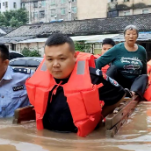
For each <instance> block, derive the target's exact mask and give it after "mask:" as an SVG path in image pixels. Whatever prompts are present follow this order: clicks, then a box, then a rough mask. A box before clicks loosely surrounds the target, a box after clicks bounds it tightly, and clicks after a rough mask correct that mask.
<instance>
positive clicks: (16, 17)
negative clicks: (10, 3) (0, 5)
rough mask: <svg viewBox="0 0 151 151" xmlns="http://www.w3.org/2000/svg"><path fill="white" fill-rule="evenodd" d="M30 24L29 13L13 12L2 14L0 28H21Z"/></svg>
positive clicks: (0, 15) (22, 11) (23, 10)
mask: <svg viewBox="0 0 151 151" xmlns="http://www.w3.org/2000/svg"><path fill="white" fill-rule="evenodd" d="M27 22H28V12H27V11H26V10H25V9H18V10H11V11H6V12H4V13H0V26H11V27H19V26H21V25H24V24H26V23H27Z"/></svg>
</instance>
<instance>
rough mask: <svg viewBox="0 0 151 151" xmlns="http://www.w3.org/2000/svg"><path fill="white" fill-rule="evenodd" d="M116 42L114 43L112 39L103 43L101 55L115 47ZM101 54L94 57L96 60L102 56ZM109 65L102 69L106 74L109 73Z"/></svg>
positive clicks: (106, 39) (107, 39)
mask: <svg viewBox="0 0 151 151" xmlns="http://www.w3.org/2000/svg"><path fill="white" fill-rule="evenodd" d="M114 45H115V42H114V41H113V39H111V38H105V39H104V40H103V42H102V51H101V55H103V54H104V53H105V52H106V51H108V50H109V49H111V48H112V47H114ZM101 55H100V54H98V55H94V57H95V59H97V58H99V57H100V56H101ZM109 67H110V66H109V65H106V66H104V67H102V69H101V70H102V71H103V72H104V73H106V72H107V69H108V68H109Z"/></svg>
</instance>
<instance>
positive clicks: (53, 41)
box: [45, 33, 75, 51]
mask: <svg viewBox="0 0 151 151" xmlns="http://www.w3.org/2000/svg"><path fill="white" fill-rule="evenodd" d="M65 43H68V44H69V45H70V48H71V51H75V47H74V42H73V40H72V39H71V38H70V37H68V36H67V35H65V34H62V33H57V34H52V35H51V36H49V37H48V39H47V41H46V43H45V46H55V45H62V44H65Z"/></svg>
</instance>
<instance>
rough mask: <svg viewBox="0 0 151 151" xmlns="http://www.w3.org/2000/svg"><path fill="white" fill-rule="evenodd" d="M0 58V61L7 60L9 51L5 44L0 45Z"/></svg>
mask: <svg viewBox="0 0 151 151" xmlns="http://www.w3.org/2000/svg"><path fill="white" fill-rule="evenodd" d="M0 58H2V60H6V59H9V50H8V48H7V47H6V45H5V44H0Z"/></svg>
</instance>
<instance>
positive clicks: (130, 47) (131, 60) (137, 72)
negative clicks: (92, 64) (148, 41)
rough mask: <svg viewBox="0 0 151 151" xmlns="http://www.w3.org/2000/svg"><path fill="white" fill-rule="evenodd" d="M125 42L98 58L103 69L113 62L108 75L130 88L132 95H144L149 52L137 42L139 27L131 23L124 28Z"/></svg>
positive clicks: (97, 62) (98, 63)
mask: <svg viewBox="0 0 151 151" xmlns="http://www.w3.org/2000/svg"><path fill="white" fill-rule="evenodd" d="M124 37H125V42H124V43H120V44H117V45H115V46H114V47H113V48H111V49H110V50H108V51H107V52H106V53H105V54H104V55H102V56H101V57H100V58H98V59H97V60H96V67H97V68H98V69H101V68H102V67H103V66H105V65H107V64H109V63H111V64H112V65H111V67H110V68H109V69H108V71H107V75H108V76H110V77H112V78H114V79H115V80H116V81H117V82H119V84H121V85H122V86H123V87H124V88H128V89H130V92H131V93H129V94H130V95H131V96H133V95H136V94H137V95H140V96H142V97H143V94H144V91H145V88H146V85H147V74H146V73H147V69H146V68H147V67H146V63H147V54H146V50H145V48H144V47H142V46H140V45H138V44H136V40H137V38H138V29H137V27H136V26H134V25H129V26H127V27H126V28H125V30H124Z"/></svg>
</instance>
